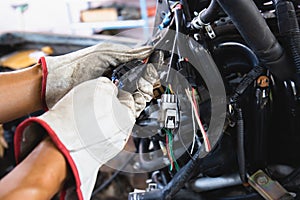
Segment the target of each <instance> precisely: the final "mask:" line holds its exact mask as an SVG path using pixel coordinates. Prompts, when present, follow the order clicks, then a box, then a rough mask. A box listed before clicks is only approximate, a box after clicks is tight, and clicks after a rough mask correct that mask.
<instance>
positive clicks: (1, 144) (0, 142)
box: [0, 124, 8, 158]
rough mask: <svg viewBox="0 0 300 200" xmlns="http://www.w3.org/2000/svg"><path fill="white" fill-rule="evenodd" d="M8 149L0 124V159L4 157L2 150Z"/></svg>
mask: <svg viewBox="0 0 300 200" xmlns="http://www.w3.org/2000/svg"><path fill="white" fill-rule="evenodd" d="M6 148H8V144H7V142H6V141H5V138H4V130H3V126H2V124H0V158H2V157H3V156H4V150H5V149H6Z"/></svg>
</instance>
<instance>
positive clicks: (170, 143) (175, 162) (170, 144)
mask: <svg viewBox="0 0 300 200" xmlns="http://www.w3.org/2000/svg"><path fill="white" fill-rule="evenodd" d="M167 134H168V138H169V149H170V155H171V157H172V160H173V162H174V164H175V169H176V171H179V170H180V167H179V165H178V163H177V161H176V158H175V155H174V152H173V136H172V132H171V131H170V130H168V131H167ZM172 169H173V168H172V165H170V171H172Z"/></svg>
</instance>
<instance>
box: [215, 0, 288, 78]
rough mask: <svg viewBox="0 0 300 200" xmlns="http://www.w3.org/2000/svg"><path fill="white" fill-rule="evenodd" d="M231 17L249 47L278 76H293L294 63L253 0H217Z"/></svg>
mask: <svg viewBox="0 0 300 200" xmlns="http://www.w3.org/2000/svg"><path fill="white" fill-rule="evenodd" d="M217 2H218V3H219V5H220V6H221V8H222V9H223V10H224V11H225V13H226V14H227V15H228V16H229V17H230V18H231V20H232V22H233V24H234V25H235V26H236V28H237V29H238V31H239V33H240V34H241V36H242V37H243V38H244V40H245V41H246V43H247V44H248V45H249V47H250V48H251V49H252V50H253V51H254V53H255V54H256V55H257V57H258V58H259V60H260V62H261V63H263V64H264V65H265V66H267V67H268V68H269V69H270V71H271V72H272V73H273V74H274V75H275V76H276V77H278V78H280V79H282V80H284V79H289V78H291V77H292V76H293V73H294V71H293V68H292V63H291V62H290V60H289V59H288V57H287V55H286V54H285V52H284V51H283V48H282V47H281V46H280V44H279V43H278V41H277V39H276V38H275V36H274V35H273V33H272V32H271V30H270V28H269V27H268V25H267V23H266V21H265V19H264V18H263V17H262V15H261V13H260V12H259V10H258V8H257V7H256V5H255V3H254V2H253V1H249V0H230V1H228V0H217ZM254 30H255V31H254Z"/></svg>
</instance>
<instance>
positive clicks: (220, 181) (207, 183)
mask: <svg viewBox="0 0 300 200" xmlns="http://www.w3.org/2000/svg"><path fill="white" fill-rule="evenodd" d="M241 184H242V180H241V178H240V176H239V174H230V175H224V176H220V177H216V178H211V177H202V178H199V179H197V180H195V181H193V182H192V183H191V187H192V189H193V190H194V191H195V192H205V191H210V190H216V189H221V188H225V187H230V186H236V185H241Z"/></svg>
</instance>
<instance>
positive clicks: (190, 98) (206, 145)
mask: <svg viewBox="0 0 300 200" xmlns="http://www.w3.org/2000/svg"><path fill="white" fill-rule="evenodd" d="M185 92H186V95H187V97H188V99H189V101H190V102H191V104H192V108H193V111H194V113H195V116H196V121H197V123H198V126H199V128H200V131H201V133H202V137H203V140H204V144H205V150H206V151H207V152H209V151H210V144H209V140H208V137H207V135H206V132H205V130H204V128H203V125H202V122H201V120H200V118H199V115H197V111H196V107H195V104H194V103H193V100H192V97H191V93H190V91H189V90H188V89H185Z"/></svg>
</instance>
